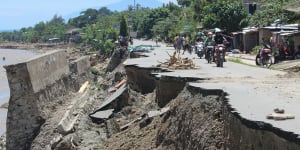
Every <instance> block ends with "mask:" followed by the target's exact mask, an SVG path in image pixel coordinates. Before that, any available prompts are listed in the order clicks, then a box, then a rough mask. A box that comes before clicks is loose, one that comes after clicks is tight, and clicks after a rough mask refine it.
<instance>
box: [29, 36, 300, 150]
mask: <svg viewBox="0 0 300 150" xmlns="http://www.w3.org/2000/svg"><path fill="white" fill-rule="evenodd" d="M134 43H135V44H138V45H139V44H147V45H149V44H150V45H151V44H152V45H154V42H152V41H134ZM174 51H175V50H174V49H173V47H166V46H165V45H164V44H161V45H160V46H159V47H156V48H155V49H154V50H152V51H151V52H149V53H144V54H143V57H141V58H128V59H125V57H126V58H127V56H131V54H128V53H127V51H124V50H120V51H118V52H117V54H116V55H117V57H119V59H118V60H116V58H113V59H111V60H115V61H116V62H117V64H110V63H105V64H99V65H98V66H96V67H95V68H97V69H98V71H99V72H102V73H104V72H105V73H106V74H105V75H103V76H95V77H94V79H93V80H94V82H93V83H91V86H90V87H89V88H88V89H87V90H86V91H85V92H84V93H85V94H86V95H88V97H86V96H85V97H84V99H81V98H79V97H77V98H76V99H77V100H76V99H75V102H74V103H80V105H78V106H79V107H75V108H76V109H74V108H73V107H72V105H71V106H69V108H64V109H66V113H68V109H69V110H75V111H72V113H70V111H69V113H68V115H69V116H70V117H74V118H75V120H72V127H70V128H68V129H67V130H66V132H62V134H58V131H60V130H58V129H59V128H56V127H57V124H56V122H59V121H57V120H56V121H55V123H54V126H53V127H52V128H51V126H50V125H49V124H48V126H46V125H43V126H42V128H41V130H40V132H39V135H38V136H36V138H35V139H34V142H33V143H31V144H32V145H31V149H39V148H48V149H74V150H75V149H162V150H165V149H167V150H173V149H245V150H248V149H249V150H250V149H261V150H263V149H278V150H279V149H299V148H300V137H299V134H300V128H299V127H300V120H299V116H298V115H299V114H300V112H299V109H297V107H298V106H300V101H299V97H300V94H298V93H297V89H299V88H300V87H299V86H300V84H299V82H300V81H299V80H298V79H299V77H300V76H299V75H298V73H287V72H283V71H276V70H270V69H264V68H258V67H250V66H246V65H241V64H236V63H233V62H226V63H225V64H224V68H219V67H216V65H215V64H207V62H206V61H205V60H203V59H199V58H198V57H197V56H196V55H195V54H189V53H186V54H184V55H181V56H180V57H181V58H187V59H189V60H192V61H193V64H194V65H195V67H193V68H190V69H180V70H174V69H170V68H164V67H163V66H162V67H157V65H159V64H160V62H164V61H166V60H167V59H168V58H170V56H169V55H168V54H172V53H173V52H174ZM124 52H125V53H124ZM120 54H125V55H123V56H124V57H120ZM135 56H136V55H135ZM144 56H146V57H144ZM103 65H106V66H107V67H106V68H103ZM120 83H122V85H121V84H120ZM116 87H117V88H116ZM74 106H75V105H74ZM78 108H80V110H78ZM275 108H279V109H284V111H285V113H287V114H291V115H293V116H294V118H293V119H288V120H281V121H277V120H272V119H268V118H267V116H268V115H269V114H272V113H274V109H275ZM66 113H65V114H66ZM66 120H68V119H66ZM46 122H47V121H46ZM47 133H55V134H54V135H55V136H53V137H50V136H51V135H49V134H47ZM43 135H48V136H47V138H45V137H43ZM49 139H51V140H49ZM49 141H51V142H49ZM270 141H272V142H270Z"/></svg>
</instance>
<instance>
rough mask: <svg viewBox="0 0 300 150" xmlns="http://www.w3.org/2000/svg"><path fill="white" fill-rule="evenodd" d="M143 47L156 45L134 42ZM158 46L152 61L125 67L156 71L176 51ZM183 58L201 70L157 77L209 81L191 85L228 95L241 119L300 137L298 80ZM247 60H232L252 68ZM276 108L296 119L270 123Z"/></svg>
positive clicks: (271, 72)
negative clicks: (269, 115) (269, 116)
mask: <svg viewBox="0 0 300 150" xmlns="http://www.w3.org/2000/svg"><path fill="white" fill-rule="evenodd" d="M142 44H145V45H156V44H155V42H153V41H141V40H134V45H142ZM158 46H159V47H157V48H155V50H153V51H152V52H150V53H146V55H147V56H149V57H143V58H135V59H128V60H127V61H126V62H124V64H125V65H137V66H139V67H144V68H150V67H156V66H157V65H158V64H159V63H161V62H165V61H167V59H169V58H170V57H169V55H168V53H169V54H173V52H174V48H173V47H167V46H166V45H165V44H163V43H158ZM181 57H183V58H185V57H188V58H190V59H192V60H193V62H194V63H195V64H196V66H197V67H198V68H199V69H191V70H170V71H171V72H167V73H159V74H158V75H157V76H172V77H196V78H201V79H209V80H205V81H202V82H200V81H199V82H194V83H189V85H191V86H196V87H201V88H205V89H222V90H223V91H225V92H226V93H228V96H227V98H228V100H229V103H230V105H231V106H232V108H234V109H235V111H236V112H238V113H239V114H240V116H241V117H243V118H245V119H247V120H252V121H262V122H265V123H269V124H271V125H272V126H274V127H275V128H279V129H281V130H283V131H288V132H293V133H295V134H298V135H299V134H300V109H299V106H300V94H298V92H299V91H298V90H297V89H299V88H300V82H299V81H298V79H297V78H295V79H294V78H278V77H277V76H284V75H286V72H282V71H276V70H271V69H266V68H260V67H255V66H249V65H243V64H239V63H234V62H229V61H227V62H225V63H224V67H223V68H220V67H216V64H214V63H212V64H208V63H207V62H206V61H205V59H199V57H197V56H196V54H189V53H185V54H183V55H181ZM245 57H249V56H231V58H241V59H242V60H243V62H247V61H248V62H249V63H248V64H250V65H252V64H251V63H254V64H255V62H254V59H253V57H249V58H245ZM228 58H229V57H228ZM275 108H281V109H284V110H285V112H286V114H291V115H293V116H295V119H289V120H284V121H275V120H270V119H267V118H266V116H267V115H268V114H271V113H274V111H273V110H274V109H275ZM299 137H300V136H299Z"/></svg>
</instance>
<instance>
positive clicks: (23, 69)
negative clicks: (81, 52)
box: [5, 51, 89, 149]
mask: <svg viewBox="0 0 300 150" xmlns="http://www.w3.org/2000/svg"><path fill="white" fill-rule="evenodd" d="M66 58H67V57H66V53H65V51H52V52H49V53H46V54H43V55H40V56H37V57H35V58H32V59H31V60H28V61H26V62H22V63H19V64H14V65H9V66H5V69H6V71H7V77H8V81H9V86H10V90H11V92H10V93H11V97H10V100H9V107H8V115H7V133H6V134H7V142H6V147H7V149H30V147H31V146H32V142H33V141H34V139H36V138H37V137H38V135H39V134H40V132H41V129H42V128H45V127H47V126H49V125H52V126H50V128H55V127H56V126H57V124H58V121H59V120H60V119H58V118H61V117H62V116H63V114H64V113H65V112H64V111H65V110H66V107H67V105H66V104H69V103H71V98H72V97H73V96H74V95H73V93H74V92H75V91H77V90H78V89H79V87H80V85H81V84H82V83H83V81H85V80H87V79H88V78H89V74H88V72H87V70H88V68H89V57H83V58H81V59H79V60H75V61H74V62H73V63H70V64H69V63H68V62H67V59H66ZM69 67H71V69H70V68H69ZM70 70H71V71H70ZM55 117H56V118H57V119H54V122H49V121H51V118H55ZM52 134H54V133H53V132H52V131H48V132H46V133H45V132H44V135H47V136H51V135H52ZM51 138H52V137H50V138H49V139H51ZM44 139H45V140H44V141H43V140H41V141H40V142H37V143H38V144H39V145H43V146H45V145H49V144H50V140H48V139H47V138H46V137H45V138H44ZM44 142H45V143H44ZM41 148H42V147H41ZM37 149H38V148H37Z"/></svg>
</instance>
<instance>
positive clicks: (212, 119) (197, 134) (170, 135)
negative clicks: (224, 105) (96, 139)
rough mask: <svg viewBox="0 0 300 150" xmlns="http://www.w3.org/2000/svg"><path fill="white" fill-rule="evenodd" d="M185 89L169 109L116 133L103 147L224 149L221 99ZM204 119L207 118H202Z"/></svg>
mask: <svg viewBox="0 0 300 150" xmlns="http://www.w3.org/2000/svg"><path fill="white" fill-rule="evenodd" d="M217 98H218V97H217V96H206V97H202V96H201V95H200V94H192V93H191V92H189V91H188V90H184V91H182V92H181V94H180V95H179V96H178V97H177V98H176V99H175V100H173V101H172V102H171V103H169V104H168V106H170V108H171V109H170V111H169V112H167V113H166V114H164V115H162V116H158V117H155V118H145V119H143V120H141V121H139V122H137V123H135V124H134V125H133V126H131V127H129V128H128V129H127V130H125V131H122V132H120V133H117V134H115V135H113V136H112V137H111V138H110V139H108V140H107V141H105V144H104V145H102V146H99V148H100V149H163V150H166V149H167V150H171V149H172V150H173V149H223V143H224V137H223V135H222V132H223V122H222V121H221V102H219V101H218V100H217ZM203 120H205V121H203Z"/></svg>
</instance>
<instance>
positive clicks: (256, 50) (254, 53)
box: [251, 45, 264, 55]
mask: <svg viewBox="0 0 300 150" xmlns="http://www.w3.org/2000/svg"><path fill="white" fill-rule="evenodd" d="M263 47H264V46H262V45H258V46H255V47H253V48H252V51H251V54H253V55H256V54H258V52H259V49H261V48H263Z"/></svg>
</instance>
